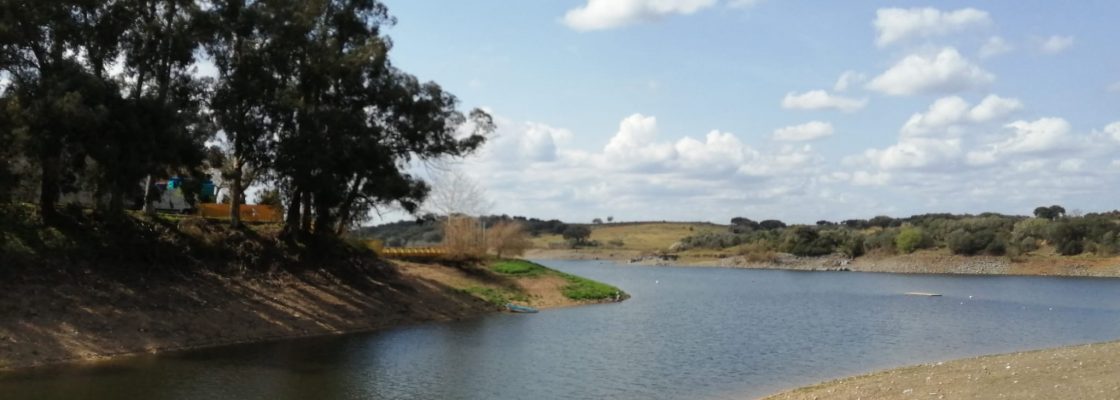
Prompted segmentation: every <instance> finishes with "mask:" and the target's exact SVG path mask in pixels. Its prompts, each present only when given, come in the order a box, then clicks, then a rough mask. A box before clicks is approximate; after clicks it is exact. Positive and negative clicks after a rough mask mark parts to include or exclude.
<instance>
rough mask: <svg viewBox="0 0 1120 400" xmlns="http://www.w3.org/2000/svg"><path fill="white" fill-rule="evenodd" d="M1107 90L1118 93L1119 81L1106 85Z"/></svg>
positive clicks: (1119, 88)
mask: <svg viewBox="0 0 1120 400" xmlns="http://www.w3.org/2000/svg"><path fill="white" fill-rule="evenodd" d="M1108 91H1110V92H1113V93H1120V82H1115V83H1113V84H1111V85H1108Z"/></svg>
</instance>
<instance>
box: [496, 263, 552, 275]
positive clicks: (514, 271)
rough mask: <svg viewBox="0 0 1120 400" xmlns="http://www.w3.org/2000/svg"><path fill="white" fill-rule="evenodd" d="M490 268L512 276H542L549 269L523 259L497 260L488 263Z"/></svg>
mask: <svg viewBox="0 0 1120 400" xmlns="http://www.w3.org/2000/svg"><path fill="white" fill-rule="evenodd" d="M490 269H492V270H494V272H497V273H499V274H503V275H513V276H542V275H545V274H547V273H548V272H549V271H551V270H549V269H548V268H545V267H543V266H541V265H539V264H536V263H532V262H529V261H525V260H498V261H495V262H493V263H491V264H490Z"/></svg>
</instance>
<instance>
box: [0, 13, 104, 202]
mask: <svg viewBox="0 0 1120 400" xmlns="http://www.w3.org/2000/svg"><path fill="white" fill-rule="evenodd" d="M91 7H93V8H95V7H97V4H95V3H91V2H78V1H62V0H44V1H25V0H24V1H21V0H3V1H0V68H2V69H3V72H5V73H7V74H8V78H9V79H10V83H9V84H8V87H7V88H6V89H5V97H6V101H5V103H6V106H7V107H6V108H5V109H4V110H3V111H4V112H5V113H7V114H8V115H6V116H5V120H6V122H7V123H8V124H9V128H10V129H11V130H12V131H13V132H14V133H15V134H17V135H19V136H21V137H23V138H24V140H22V141H21V142H20V143H21V144H22V146H21V147H20V148H19V151H20V152H21V153H22V154H24V156H25V158H26V159H27V160H28V161H29V162H31V163H33V164H34V166H35V168H38V169H39V177H40V178H39V207H40V214H41V216H42V218H43V220H44V222H46V223H54V222H56V219H57V218H56V217H57V212H56V210H55V207H56V204H57V203H58V200H59V197H60V195H61V193H62V191H63V190H66V189H69V188H70V187H72V186H73V184H74V182H75V181H76V180H77V177H76V174H77V173H78V171H80V170H81V167H82V164H83V163H84V161H85V156H86V149H85V148H84V147H83V146H82V144H83V143H84V142H86V141H85V140H83V137H82V136H83V135H85V134H87V133H88V132H89V130H90V129H89V128H90V127H91V126H98V125H99V124H101V123H103V121H104V118H105V116H106V115H107V106H106V100H107V99H108V97H111V96H109V94H110V92H111V91H110V90H109V87H108V86H107V85H106V82H104V81H103V80H101V79H99V78H98V77H97V76H96V75H95V74H91V73H90V72H89V71H88V70H87V69H86V67H85V65H83V63H82V62H81V59H80V56H82V55H84V54H87V53H88V52H86V51H85V49H84V48H83V44H85V45H88V44H89V42H90V41H89V40H88V38H86V37H84V35H83V34H84V33H87V32H86V31H85V30H84V29H83V24H84V21H83V20H82V18H81V16H82V15H84V13H83V10H85V9H88V8H91ZM109 47H111V46H109Z"/></svg>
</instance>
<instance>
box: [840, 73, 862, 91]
mask: <svg viewBox="0 0 1120 400" xmlns="http://www.w3.org/2000/svg"><path fill="white" fill-rule="evenodd" d="M866 80H867V75H864V74H861V73H859V72H856V71H844V73H842V74H840V77H839V78H836V84H835V85H833V86H832V90H833V91H837V92H843V91H845V90H848V88H849V87H852V86H853V85H858V84H860V83H863V82H864V81H866Z"/></svg>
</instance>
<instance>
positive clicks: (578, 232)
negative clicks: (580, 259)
mask: <svg viewBox="0 0 1120 400" xmlns="http://www.w3.org/2000/svg"><path fill="white" fill-rule="evenodd" d="M563 237H564V239H565V240H569V241H571V242H573V243H574V244H576V245H580V244H584V243H586V242H587V239H588V238H590V237H591V228H588V227H586V226H583V225H570V226H568V228H567V229H565V230H564V234H563Z"/></svg>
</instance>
